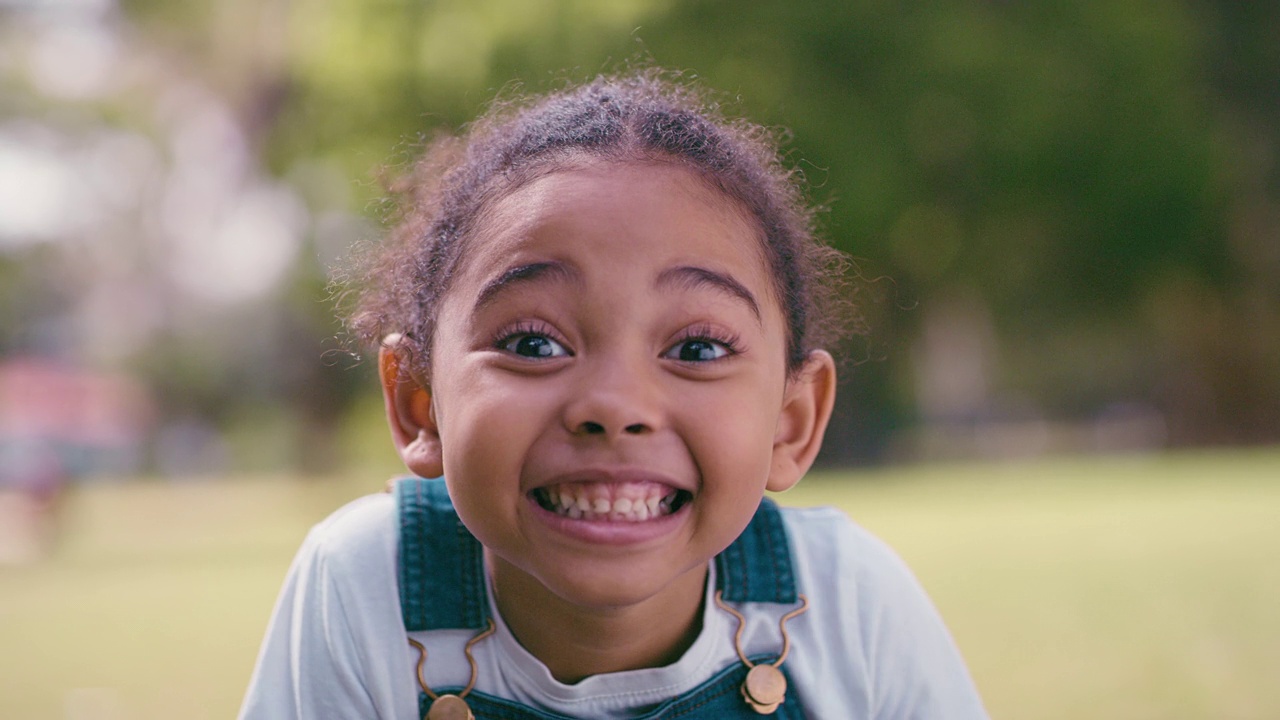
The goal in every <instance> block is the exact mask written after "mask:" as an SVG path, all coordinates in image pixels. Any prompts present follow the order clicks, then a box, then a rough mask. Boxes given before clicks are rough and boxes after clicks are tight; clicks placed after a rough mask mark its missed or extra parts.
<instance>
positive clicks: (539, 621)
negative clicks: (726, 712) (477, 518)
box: [486, 553, 707, 684]
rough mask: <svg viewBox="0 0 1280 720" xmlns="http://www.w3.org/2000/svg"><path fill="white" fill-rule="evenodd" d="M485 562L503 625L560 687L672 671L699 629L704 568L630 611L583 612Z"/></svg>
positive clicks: (524, 577) (510, 569) (512, 570)
mask: <svg viewBox="0 0 1280 720" xmlns="http://www.w3.org/2000/svg"><path fill="white" fill-rule="evenodd" d="M486 555H487V557H488V559H489V561H490V567H491V568H492V572H493V586H494V596H495V600H496V602H497V605H498V611H499V612H500V613H501V614H502V619H503V621H504V622H505V623H506V624H507V627H508V628H510V629H511V633H512V634H513V635H514V636H515V638H516V640H518V641H519V642H520V644H521V645H522V646H523V647H524V648H525V649H526V650H528V651H529V652H530V653H531V654H533V656H534V657H536V658H538V659H539V660H541V661H542V663H543V664H544V665H546V666H547V669H548V670H550V671H551V675H552V676H553V677H555V679H556V680H559V681H560V682H563V683H570V684H571V683H576V682H578V681H579V680H582V679H583V678H585V677H587V676H590V675H599V674H601V673H608V672H619V671H623V670H637V669H640V668H648V667H661V666H663V665H670V664H671V663H673V662H675V661H676V660H679V659H680V657H681V656H682V655H683V654H684V652H685V650H688V649H689V646H690V645H692V644H693V641H694V640H695V639H696V638H697V636H698V632H699V631H701V629H702V609H703V608H702V605H703V598H704V597H705V587H706V580H707V571H706V567H701V568H699V569H697V570H696V571H693V572H690V573H687V574H686V575H685V576H683V577H681V578H679V580H678V581H677V582H676V583H673V584H672V586H671V587H668V588H665V589H663V591H662V592H661V593H659V594H658V595H656V596H654V597H651V598H646V599H645V600H642V601H640V602H638V603H635V604H632V605H627V606H623V607H584V606H582V605H578V604H575V603H571V602H569V601H567V600H565V599H564V598H562V597H560V596H558V595H556V594H554V593H552V592H551V591H550V590H548V589H547V588H546V586H544V585H542V583H540V582H539V581H538V580H537V579H536V578H534V577H532V576H531V575H528V574H527V573H525V572H523V571H522V570H520V569H518V568H516V567H515V566H513V565H511V564H509V563H507V562H506V561H504V560H502V559H501V558H498V557H496V556H494V555H492V554H490V553H486Z"/></svg>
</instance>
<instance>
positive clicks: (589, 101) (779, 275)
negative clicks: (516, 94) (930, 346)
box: [347, 68, 854, 377]
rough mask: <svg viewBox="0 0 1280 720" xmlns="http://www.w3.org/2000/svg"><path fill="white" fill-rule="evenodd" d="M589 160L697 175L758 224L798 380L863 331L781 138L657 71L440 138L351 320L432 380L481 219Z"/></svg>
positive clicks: (401, 191)
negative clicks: (447, 305) (446, 303)
mask: <svg viewBox="0 0 1280 720" xmlns="http://www.w3.org/2000/svg"><path fill="white" fill-rule="evenodd" d="M583 159H594V160H604V161H608V162H664V163H671V164H674V165H678V166H682V167H685V168H687V169H689V170H691V171H692V172H693V173H694V174H695V175H696V176H698V177H699V178H701V179H702V181H703V182H705V183H707V184H708V185H709V186H710V187H711V188H714V189H715V190H718V191H720V192H721V193H723V194H724V195H725V196H726V197H728V198H731V199H732V200H734V201H736V202H737V203H738V204H739V205H740V206H741V208H743V209H744V210H745V211H746V214H747V217H750V218H753V219H754V221H755V222H756V223H757V225H758V228H759V230H760V235H761V239H762V242H761V246H762V250H763V256H764V258H765V260H766V262H767V264H768V266H769V269H770V271H771V275H772V277H773V281H774V285H775V291H776V295H777V297H778V298H779V301H780V303H781V305H782V310H783V314H784V316H785V319H786V322H787V329H788V337H787V348H786V358H787V368H788V372H795V371H796V370H798V369H799V368H800V367H801V366H802V365H803V363H804V361H805V359H806V358H807V356H808V354H809V352H810V351H811V350H813V349H815V348H823V347H827V346H828V344H829V343H833V342H835V341H837V340H838V339H839V336H840V335H842V334H843V333H844V330H845V328H846V327H848V326H849V324H850V323H851V322H853V320H854V318H853V315H852V314H851V313H850V308H848V307H846V305H847V303H845V302H843V301H842V300H841V293H840V292H839V285H840V283H841V281H842V278H843V274H844V270H845V267H846V265H847V263H846V260H845V257H844V255H843V254H841V253H840V252H838V251H836V250H834V249H833V248H831V247H829V246H827V245H825V244H823V243H822V242H820V241H819V240H818V239H817V237H816V234H815V231H814V217H813V215H814V212H813V209H812V208H811V207H810V205H809V203H808V202H807V201H806V199H805V196H804V193H803V191H802V188H801V179H800V177H799V175H798V173H796V172H795V171H793V170H791V169H789V168H788V167H786V166H785V165H784V163H783V160H782V157H781V155H780V153H779V151H778V142H777V138H776V137H775V134H774V133H773V132H771V131H770V130H768V129H766V128H764V127H762V126H760V125H756V124H753V123H750V122H748V121H745V120H740V119H729V118H726V117H725V116H724V115H723V114H722V113H721V110H720V107H719V105H718V104H717V103H715V102H713V101H710V100H708V99H706V96H705V94H704V93H703V92H702V91H700V90H698V89H696V88H694V87H692V86H691V85H690V84H689V83H688V82H685V81H683V80H682V79H681V78H680V77H679V76H678V74H675V73H670V72H666V71H662V70H659V69H653V68H649V69H644V70H640V71H636V72H631V73H628V74H625V75H621V76H599V77H597V78H595V79H594V80H592V81H590V82H587V83H585V84H582V85H579V86H576V87H570V88H567V89H564V90H560V91H557V92H552V93H549V94H547V95H543V96H541V97H534V98H528V99H516V100H506V101H503V102H497V103H495V104H494V105H493V106H492V107H491V108H490V109H489V111H488V112H487V113H486V114H485V115H484V116H482V117H481V118H479V119H478V120H476V121H475V122H474V123H472V124H471V125H470V126H469V127H468V128H467V129H466V131H465V132H464V133H463V134H462V135H461V136H453V135H446V136H442V137H439V138H437V139H436V140H435V141H433V142H431V143H430V144H429V145H428V146H427V148H426V150H425V152H424V153H423V154H422V156H421V158H420V159H419V160H418V161H417V162H416V163H415V164H414V165H413V166H412V169H411V170H410V171H409V172H408V173H407V174H405V175H404V176H403V177H401V178H399V179H398V180H397V181H395V182H394V183H393V184H392V185H391V192H392V195H393V200H394V201H395V207H396V213H395V215H394V216H393V221H392V222H393V226H392V229H391V231H390V233H389V235H388V237H387V238H386V239H385V240H384V241H383V242H382V243H381V244H378V245H374V246H372V247H370V248H369V249H367V250H366V251H365V254H364V255H363V256H357V258H356V260H357V270H356V272H355V278H356V281H357V283H358V287H357V288H354V298H355V302H354V307H352V309H351V311H350V312H349V313H348V316H347V325H348V328H349V329H350V331H351V332H352V333H353V334H354V335H355V337H356V339H357V340H359V341H360V342H361V343H362V344H363V345H365V346H367V347H376V346H378V344H379V343H381V342H382V341H383V339H384V338H386V337H387V336H389V335H391V334H393V333H395V334H399V335H400V336H401V341H400V343H399V344H398V345H397V350H398V351H407V353H408V355H409V358H407V359H408V364H409V368H408V369H409V371H411V372H413V373H415V374H421V376H423V377H426V376H429V371H430V363H431V343H432V338H433V336H434V330H435V324H436V314H437V312H438V309H439V306H440V303H441V300H442V298H443V297H444V295H445V293H446V292H448V290H449V288H450V285H451V282H452V280H453V278H454V275H455V274H456V272H457V270H458V268H459V264H460V263H459V261H460V259H461V258H462V257H463V254H464V253H465V252H466V247H467V243H469V242H474V241H476V238H473V237H471V231H472V230H473V229H474V227H475V226H476V224H477V221H478V219H479V218H480V217H481V215H482V214H483V212H484V211H485V210H486V209H487V208H488V207H490V206H491V205H492V204H493V202H494V201H495V200H496V199H498V198H501V197H504V196H505V195H506V194H507V193H510V192H512V191H513V190H515V189H516V188H518V187H520V186H521V185H524V184H526V183H528V182H530V181H532V180H533V179H536V178H538V177H542V176H545V175H547V174H550V173H553V172H555V171H556V170H558V169H562V168H563V167H565V166H566V165H568V164H571V163H573V162H575V161H580V160H583Z"/></svg>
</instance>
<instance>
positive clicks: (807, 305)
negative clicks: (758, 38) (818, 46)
mask: <svg viewBox="0 0 1280 720" xmlns="http://www.w3.org/2000/svg"><path fill="white" fill-rule="evenodd" d="M403 189H404V190H405V192H406V195H407V200H408V202H407V209H406V210H405V212H404V214H403V219H402V222H401V224H400V226H399V227H398V228H397V229H396V230H395V231H394V232H393V234H392V236H391V237H390V239H389V241H388V242H387V243H386V244H385V245H384V246H383V247H382V248H381V249H380V250H378V251H377V253H378V254H377V255H376V257H375V258H374V259H373V261H372V262H371V263H369V265H368V268H367V269H368V272H367V273H366V281H367V282H366V283H365V285H364V287H363V288H362V290H361V295H360V299H359V303H358V307H357V309H356V312H355V313H354V314H353V317H352V318H351V325H352V327H353V329H354V331H355V332H356V334H357V335H359V336H360V337H361V338H362V339H363V340H365V341H367V342H370V343H371V344H374V345H377V346H379V348H380V349H379V369H380V373H381V378H382V390H383V394H384V397H385V399H386V407H387V419H388V421H389V423H390V426H391V435H392V439H393V440H394V442H395V445H396V447H397V448H398V450H399V452H400V456H401V457H402V458H403V460H404V463H405V465H406V466H407V467H408V469H409V470H410V471H412V472H413V473H414V474H415V475H416V476H418V477H416V478H410V479H405V480H401V481H399V482H397V483H396V484H395V485H394V486H393V487H392V492H390V493H385V494H381V495H377V496H372V497H367V498H364V499H361V500H357V501H355V502H353V503H352V504H350V505H348V506H346V507H345V508H343V509H341V510H339V511H337V512H336V513H334V515H333V516H331V517H330V518H328V519H327V520H325V521H324V522H322V523H321V524H320V525H318V526H317V527H316V528H315V529H314V530H313V531H312V532H311V533H310V535H308V537H307V539H306V541H305V543H304V544H303V547H302V549H301V551H300V552H299V554H298V556H297V559H296V560H295V562H294V564H293V567H292V569H291V570H290V572H289V576H288V579H287V580H286V582H285V587H284V590H283V591H282V593H281V595H280V599H279V601H278V603H277V606H276V609H275V615H274V617H273V618H272V621H271V625H270V628H269V630H268V632H267V637H266V639H265V641H264V643H263V647H262V651H261V654H260V656H259V658H258V666H257V669H256V671H255V673H254V676H253V680H252V682H251V685H250V687H249V692H248V695H247V697H246V698H245V701H244V706H243V708H242V710H241V717H242V718H309V719H312V718H397V719H402V720H408V719H409V718H421V717H429V718H448V717H469V716H470V714H471V713H474V716H475V717H479V718H508V719H512V720H514V719H517V718H542V719H547V718H566V717H571V718H637V717H639V718H692V717H707V718H735V717H741V718H749V717H756V716H758V715H768V714H773V715H775V716H777V717H782V718H802V717H807V718H833V719H841V720H843V719H847V718H893V719H895V720H896V719H900V718H982V717H985V713H984V711H983V708H982V705H981V702H980V701H979V699H978V696H977V693H976V691H975V690H974V687H973V684H972V682H971V681H970V679H969V676H968V673H967V672H966V670H965V667H964V665H963V662H962V661H961V659H960V656H959V654H958V653H957V651H956V649H955V647H954V645H953V643H952V641H951V639H950V637H949V635H948V633H947V631H946V629H945V628H944V626H943V624H942V621H941V620H940V619H939V617H938V614H937V612H936V611H935V610H934V608H933V607H932V605H931V604H930V603H929V601H928V599H927V598H926V597H925V595H924V593H923V592H922V590H921V589H920V587H919V586H918V584H917V583H916V581H915V580H914V579H913V578H912V576H911V575H910V573H909V571H908V570H907V569H906V568H905V567H904V566H903V564H902V563H901V562H900V561H899V560H898V559H897V558H896V557H895V556H894V555H893V554H892V553H891V551H889V550H888V549H887V548H886V547H885V546H884V545H882V544H881V543H880V542H878V541H877V540H875V539H874V538H872V537H871V536H870V535H868V534H867V533H866V532H865V531H863V530H861V529H860V528H858V527H857V526H855V525H854V524H852V523H851V522H850V521H849V520H848V519H847V518H846V517H844V516H843V515H842V514H841V513H839V512H837V511H835V510H832V509H805V510H801V509H789V508H788V509H780V508H778V507H777V506H776V505H775V504H774V503H773V502H772V501H770V500H767V499H762V498H763V495H764V491H765V490H773V491H780V490H786V489H787V488H789V487H791V486H792V485H794V484H795V483H796V482H797V481H798V480H799V479H800V477H801V476H802V475H803V474H804V473H805V471H806V470H808V468H809V466H810V465H811V464H812V462H813V459H814V456H815V455H816V454H817V452H818V448H819V445H820V444H821V441H822V436H823V432H824V430H825V428H826V425H827V420H828V418H829V416H830V414H831V408H832V402H833V398H834V395H835V384H836V381H835V366H834V363H833V361H832V359H831V356H830V355H829V354H828V353H827V352H825V351H824V350H822V349H821V347H822V345H823V343H824V342H825V341H827V340H828V339H829V337H828V336H829V335H830V330H831V328H832V327H834V326H835V325H836V324H837V323H836V322H834V320H833V317H832V316H833V314H834V307H833V298H834V297H835V295H834V293H833V292H832V289H831V288H832V285H833V282H834V278H833V277H832V271H831V268H832V267H834V265H835V263H833V262H832V261H833V251H831V250H830V249H828V248H827V247H826V246H824V245H822V244H820V243H818V242H817V241H816V240H815V239H814V237H813V233H812V230H811V222H810V213H809V211H808V209H807V208H806V206H805V204H804V203H803V201H802V198H801V194H800V192H799V190H798V189H797V185H796V183H795V182H794V181H793V177H792V175H791V174H790V173H789V172H788V171H787V170H786V169H784V168H783V166H782V164H781V163H780V161H779V158H778V155H777V152H776V150H775V148H774V147H773V145H772V144H771V142H770V141H769V138H768V134H767V133H766V132H765V131H764V130H763V129H761V128H759V127H757V126H754V125H750V124H747V123H742V122H731V121H727V120H725V119H723V118H722V117H720V116H719V115H718V114H717V113H716V111H715V110H714V108H713V107H708V106H706V104H704V103H702V102H701V101H700V99H699V97H698V96H697V94H696V93H695V92H693V91H691V90H690V89H688V88H687V87H685V86H683V85H681V84H678V83H675V82H671V81H669V80H667V79H665V78H664V77H663V76H662V74H661V73H658V72H656V71H645V72H640V73H636V74H632V75H628V76H624V77H620V78H599V79H596V80H595V81H593V82H591V83H589V84H587V85H584V86H582V87H578V88H574V89H569V90H565V91H563V92H558V93H554V94H551V95H549V96H546V97H543V98H541V99H537V100H535V101H533V102H531V103H526V104H523V105H518V106H504V107H499V108H497V109H495V110H494V111H491V112H490V114H489V116H488V117H486V118H484V119H481V120H480V121H479V122H477V123H476V124H475V125H473V126H472V127H471V128H470V129H469V131H468V132H467V134H466V135H465V136H464V137H462V138H461V139H446V140H441V141H439V142H437V143H436V144H435V145H433V146H432V147H431V148H430V150H429V151H428V152H427V154H426V156H425V158H424V159H423V160H421V161H420V162H419V164H418V166H417V168H416V170H415V172H414V173H413V174H412V175H411V177H410V178H409V180H408V182H407V183H406V185H405V187H404V188H403ZM422 478H437V479H436V480H424V479H422Z"/></svg>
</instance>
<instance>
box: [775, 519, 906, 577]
mask: <svg viewBox="0 0 1280 720" xmlns="http://www.w3.org/2000/svg"><path fill="white" fill-rule="evenodd" d="M782 518H783V522H784V523H785V525H786V528H787V539H788V541H789V542H790V543H791V552H792V555H793V556H794V559H795V561H796V563H797V565H799V566H800V568H801V569H802V570H812V571H816V572H819V573H821V574H823V575H830V574H831V573H833V572H834V573H837V574H839V575H840V576H841V577H842V578H844V579H845V580H846V581H849V582H866V581H870V580H873V579H875V578H884V577H886V576H905V577H907V578H910V575H911V573H910V571H909V570H908V569H907V567H906V565H905V564H904V563H903V562H902V560H901V559H900V558H899V557H898V555H897V553H895V552H894V551H893V550H892V549H891V548H890V547H889V546H888V545H887V544H885V542H884V541H883V540H881V539H880V538H878V537H876V536H875V535H873V534H871V533H870V532H869V531H868V530H866V529H865V528H863V527H862V526H861V525H858V524H857V523H855V522H854V521H853V520H851V519H850V518H849V516H848V515H846V514H845V513H844V512H843V511H841V510H839V509H836V508H833V507H812V508H792V507H784V508H782Z"/></svg>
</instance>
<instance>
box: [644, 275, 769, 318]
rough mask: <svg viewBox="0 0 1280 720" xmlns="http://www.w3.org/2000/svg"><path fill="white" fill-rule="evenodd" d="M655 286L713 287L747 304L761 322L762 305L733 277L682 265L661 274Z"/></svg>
mask: <svg viewBox="0 0 1280 720" xmlns="http://www.w3.org/2000/svg"><path fill="white" fill-rule="evenodd" d="M655 284H656V285H657V286H658V287H663V286H669V285H676V286H679V287H684V288H697V287H711V288H714V289H716V290H720V291H722V292H725V293H728V294H729V295H732V296H733V297H736V298H738V299H739V300H741V301H743V302H744V303H746V305H747V307H748V308H750V309H751V312H752V314H754V315H755V316H756V320H761V317H760V304H759V303H757V302H756V296H755V295H752V294H751V291H750V290H748V289H747V288H746V286H745V285H743V284H742V283H740V282H738V281H737V280H734V279H733V276H732V275H727V274H725V273H721V272H716V271H715V270H709V269H707V268H704V267H697V266H696V265H680V266H679V267H673V268H667V269H666V270H663V271H662V272H661V273H659V274H658V279H657V281H656V283H655Z"/></svg>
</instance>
